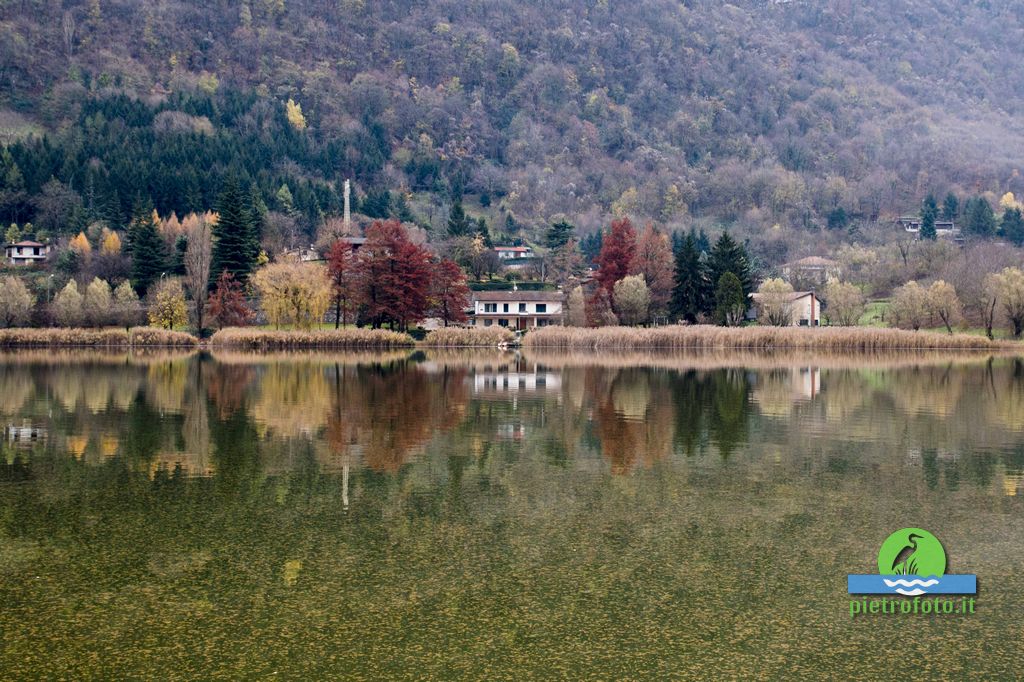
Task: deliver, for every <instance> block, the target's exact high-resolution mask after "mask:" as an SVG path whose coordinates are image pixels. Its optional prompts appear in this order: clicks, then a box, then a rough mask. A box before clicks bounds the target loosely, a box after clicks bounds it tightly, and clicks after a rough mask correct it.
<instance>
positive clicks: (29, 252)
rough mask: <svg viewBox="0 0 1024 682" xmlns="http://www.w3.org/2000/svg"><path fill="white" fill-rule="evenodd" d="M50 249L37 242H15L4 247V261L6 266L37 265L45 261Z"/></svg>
mask: <svg viewBox="0 0 1024 682" xmlns="http://www.w3.org/2000/svg"><path fill="white" fill-rule="evenodd" d="M49 254H50V247H49V245H47V244H40V243H39V242H31V241H24V242H16V243H14V244H6V245H5V246H4V261H6V262H7V264H8V265H37V264H42V263H43V262H45V261H46V257H47V256H48V255H49Z"/></svg>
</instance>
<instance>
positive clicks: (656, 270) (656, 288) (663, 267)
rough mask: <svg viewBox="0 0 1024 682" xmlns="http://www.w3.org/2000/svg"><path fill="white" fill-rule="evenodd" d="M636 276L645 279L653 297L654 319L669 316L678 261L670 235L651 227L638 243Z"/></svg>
mask: <svg viewBox="0 0 1024 682" xmlns="http://www.w3.org/2000/svg"><path fill="white" fill-rule="evenodd" d="M632 272H633V274H637V275H643V277H644V281H645V282H646V283H647V289H648V290H649V291H650V294H651V306H650V310H651V315H652V317H660V316H664V315H667V314H668V304H669V301H671V300H672V289H673V287H674V286H675V259H674V258H673V256H672V246H671V245H670V244H669V239H668V235H667V234H665V233H664V232H661V231H660V230H658V229H657V228H655V227H654V225H652V224H650V223H648V225H647V227H645V228H644V231H643V232H641V233H640V238H639V239H638V240H637V243H636V253H635V254H634V255H633V263H632Z"/></svg>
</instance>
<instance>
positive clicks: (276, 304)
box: [252, 261, 331, 330]
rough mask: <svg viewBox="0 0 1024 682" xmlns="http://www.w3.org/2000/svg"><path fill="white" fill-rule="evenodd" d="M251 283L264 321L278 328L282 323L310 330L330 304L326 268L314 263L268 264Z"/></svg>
mask: <svg viewBox="0 0 1024 682" xmlns="http://www.w3.org/2000/svg"><path fill="white" fill-rule="evenodd" d="M252 282H253V285H254V286H255V287H256V290H257V291H258V292H259V295H260V306H261V307H262V308H263V312H265V313H266V315H267V321H269V322H270V323H271V324H272V325H274V326H275V327H276V328H278V329H280V328H281V325H282V324H293V325H295V326H296V327H299V328H300V329H307V330H308V329H312V328H313V327H315V326H316V325H318V324H320V323H321V322H322V321H323V319H324V313H326V312H327V308H328V307H329V306H330V303H331V285H330V281H329V280H328V278H327V270H326V268H324V266H323V265H319V264H316V263H299V262H295V261H285V262H281V263H271V264H270V265H266V266H264V267H262V268H260V269H259V270H258V271H257V272H256V274H255V275H254V276H253V278H252Z"/></svg>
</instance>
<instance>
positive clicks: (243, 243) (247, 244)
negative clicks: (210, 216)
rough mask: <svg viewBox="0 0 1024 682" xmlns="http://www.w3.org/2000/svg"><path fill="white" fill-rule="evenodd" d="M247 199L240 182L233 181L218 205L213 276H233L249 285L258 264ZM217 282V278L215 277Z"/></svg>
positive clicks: (233, 179)
mask: <svg viewBox="0 0 1024 682" xmlns="http://www.w3.org/2000/svg"><path fill="white" fill-rule="evenodd" d="M249 203H251V202H249V201H247V197H246V195H245V194H243V192H242V190H241V188H240V187H239V186H238V180H236V179H235V178H234V177H229V178H228V179H227V180H226V181H225V182H224V190H223V191H222V192H221V195H220V200H219V201H218V202H217V224H216V225H215V226H214V229H213V237H214V239H213V267H212V268H211V270H212V274H215V275H216V277H218V278H219V277H220V275H221V273H223V272H225V271H227V272H229V273H231V274H232V275H233V276H234V278H235V280H236V281H239V282H243V283H244V282H247V281H248V280H249V274H250V273H251V272H252V269H253V265H254V264H255V260H254V258H253V255H252V251H253V229H252V224H251V223H252V218H251V214H250V211H248V210H246V209H247V204H249ZM211 279H213V277H211Z"/></svg>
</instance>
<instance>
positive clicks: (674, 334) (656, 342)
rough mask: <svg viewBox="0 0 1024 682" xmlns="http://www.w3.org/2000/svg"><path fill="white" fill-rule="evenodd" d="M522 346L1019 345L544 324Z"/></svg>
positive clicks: (900, 335) (956, 337)
mask: <svg viewBox="0 0 1024 682" xmlns="http://www.w3.org/2000/svg"><path fill="white" fill-rule="evenodd" d="M524 345H525V346H526V347H527V348H561V349H572V350H613V349H619V350H659V349H665V350H674V349H683V350H717V349H723V348H737V349H748V350H761V351H770V350H775V349H788V350H813V351H823V352H824V351H828V352H878V351H899V350H993V349H999V348H1003V349H1005V348H1021V349H1022V350H1024V346H1021V345H1020V344H1017V343H1015V342H1010V341H989V340H988V339H987V338H985V337H983V336H973V335H968V334H953V335H950V334H938V333H934V332H910V331H903V330H900V329H878V328H864V327H824V328H821V329H806V328H799V327H711V326H701V325H695V326H669V327H655V328H651V329H637V328H634V327H601V328H598V329H584V328H579V327H547V328H545V329H538V330H536V331H531V332H530V333H529V334H527V335H526V337H525V339H524Z"/></svg>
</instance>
